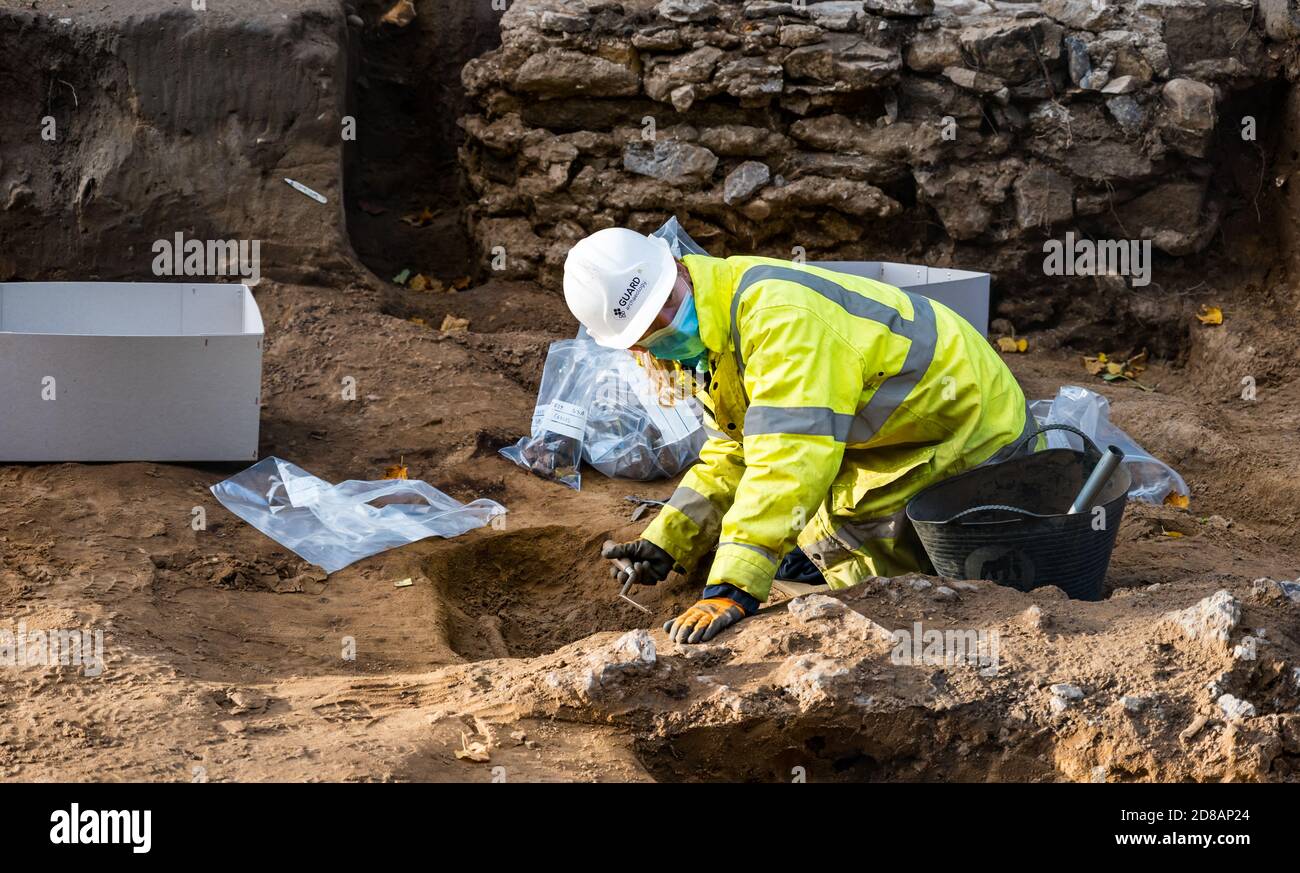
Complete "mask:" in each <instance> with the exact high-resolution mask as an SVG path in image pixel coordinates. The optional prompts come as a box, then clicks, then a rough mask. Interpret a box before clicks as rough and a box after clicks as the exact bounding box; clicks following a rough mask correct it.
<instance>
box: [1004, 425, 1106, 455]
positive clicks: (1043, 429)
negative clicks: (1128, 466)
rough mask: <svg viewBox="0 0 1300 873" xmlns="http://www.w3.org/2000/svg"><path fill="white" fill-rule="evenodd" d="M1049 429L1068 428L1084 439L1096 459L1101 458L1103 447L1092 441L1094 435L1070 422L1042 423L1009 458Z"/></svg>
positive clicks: (1019, 444)
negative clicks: (1100, 447)
mask: <svg viewBox="0 0 1300 873" xmlns="http://www.w3.org/2000/svg"><path fill="white" fill-rule="evenodd" d="M1049 430H1068V431H1069V432H1070V433H1072V434H1075V435H1077V436H1078V437H1079V438H1080V439H1081V440H1083V445H1084V447H1085V448H1086V449H1088V450H1089V451H1090V452H1091V454H1092V455H1093V456H1094V459H1095V460H1101V449H1099V448H1097V444H1096V443H1094V442H1093V441H1092V437H1090V436H1088V435H1087V434H1086V433H1084V432H1083V431H1081V430H1079V429H1078V428H1077V427H1075V426H1074V425H1070V424H1044V425H1040V426H1039V427H1038V428H1037V429H1036V430H1034V432H1033V433H1031V434H1028V435H1026V436H1025V437H1024V438H1022V439H1021V440H1020V442H1018V443H1017V444H1016V447H1015V449H1013V450H1012V452H1011V454H1009V455H1007V460H1008V461H1009V460H1011V459H1012V458H1014V457H1015V456H1016V455H1018V454H1020V450H1021V449H1023V448H1024V447H1025V446H1027V445H1029V441H1030V440H1033V439H1037V438H1038V435H1039V434H1043V433H1047V431H1049Z"/></svg>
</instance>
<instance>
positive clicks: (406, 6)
mask: <svg viewBox="0 0 1300 873" xmlns="http://www.w3.org/2000/svg"><path fill="white" fill-rule="evenodd" d="M379 20H380V21H381V22H383V23H384V24H392V25H394V26H396V27H406V25H408V24H410V23H411V22H412V21H414V20H415V4H414V3H413V2H411V0H397V2H396V3H394V4H393V8H392V9H389V10H388V11H387V12H385V13H384V17H383V18H380V19H379Z"/></svg>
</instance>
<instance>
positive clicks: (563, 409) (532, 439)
mask: <svg viewBox="0 0 1300 873" xmlns="http://www.w3.org/2000/svg"><path fill="white" fill-rule="evenodd" d="M592 346H595V347H596V348H600V347H599V346H596V344H595V343H594V342H592V341H591V340H581V339H573V340H561V341H560V342H555V343H551V347H550V349H549V350H548V351H547V353H546V363H545V365H543V367H542V384H541V386H540V387H539V389H538V391H537V405H536V406H535V407H534V408H533V423H532V427H531V432H530V434H529V435H528V436H526V437H523V438H521V439H520V440H519V442H517V443H515V444H514V445H513V446H507V447H506V448H504V449H502V450H501V454H502V455H503V456H505V457H506V458H508V459H510V460H511V461H514V462H515V463H516V464H518V465H519V466H521V467H523V468H524V469H525V470H531V471H532V472H533V473H536V474H537V475H538V476H541V477H542V478H543V479H554V480H555V481H556V482H560V483H562V484H564V485H568V486H569V487H570V488H573V489H575V490H576V489H578V488H581V487H582V473H581V470H580V469H579V467H580V464H581V461H582V443H583V438H584V436H585V435H586V431H587V409H588V408H589V407H590V406H591V398H592V394H593V392H594V390H595V385H596V379H595V376H596V373H595V372H593V371H592V370H591V369H590V367H589V365H588V357H589V353H588V352H587V349H588V348H589V347H592Z"/></svg>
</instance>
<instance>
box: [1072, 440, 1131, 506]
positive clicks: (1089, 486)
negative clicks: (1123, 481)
mask: <svg viewBox="0 0 1300 873" xmlns="http://www.w3.org/2000/svg"><path fill="white" fill-rule="evenodd" d="M1123 460H1124V453H1123V452H1122V451H1120V449H1119V448H1118V447H1116V446H1107V447H1106V454H1104V455H1102V456H1101V460H1100V461H1098V462H1097V466H1095V467H1093V468H1092V473H1091V475H1089V476H1088V481H1087V482H1084V483H1083V487H1082V488H1080V489H1079V494H1078V496H1077V497H1075V498H1074V503H1071V504H1070V515H1075V514H1077V513H1080V512H1088V511H1089V510H1090V509H1091V508H1092V502H1093V501H1094V500H1096V499H1097V495H1098V494H1100V493H1101V489H1102V488H1104V487H1106V483H1107V482H1109V481H1110V477H1111V476H1112V475H1114V473H1115V470H1116V469H1118V468H1119V465H1120V462H1121V461H1123Z"/></svg>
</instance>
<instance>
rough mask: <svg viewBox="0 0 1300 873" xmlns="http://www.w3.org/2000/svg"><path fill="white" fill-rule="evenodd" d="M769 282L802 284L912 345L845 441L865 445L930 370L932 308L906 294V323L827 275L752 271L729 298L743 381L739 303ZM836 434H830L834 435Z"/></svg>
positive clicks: (935, 337) (934, 340) (766, 268)
mask: <svg viewBox="0 0 1300 873" xmlns="http://www.w3.org/2000/svg"><path fill="white" fill-rule="evenodd" d="M767 279H779V280H782V281H786V282H793V283H795V284H797V285H802V286H803V287H805V288H807V289H809V290H810V291H814V292H816V293H817V294H820V295H821V296H823V297H825V298H826V299H827V300H829V301H831V302H832V303H834V304H836V305H837V306H839V307H840V308H841V309H843V310H844V311H845V312H847V313H849V314H850V315H854V316H857V317H858V318H865V319H867V320H869V321H874V322H876V323H877V324H880V325H882V326H884V327H885V328H887V329H888V330H889V332H890V333H893V334H895V335H897V336H901V337H904V338H905V339H907V340H909V341H910V342H911V345H910V346H909V348H908V350H907V356H906V358H905V359H904V360H903V366H902V368H901V369H900V370H899V371H898V372H897V373H894V374H893V375H891V376H889V377H887V378H886V379H885V380H884V381H883V382H881V383H880V386H879V387H878V388H876V391H875V393H874V394H872V395H871V398H870V399H869V400H868V401H867V404H866V405H865V406H863V407H862V408H861V409H860V410H858V414H857V415H856V416H855V417H854V419H853V421H852V423H851V425H850V427H849V430H848V432H847V434H846V435H845V437H844V439H847V441H848V442H851V443H863V442H866V441H867V440H869V439H871V437H872V436H874V435H875V434H876V432H877V431H879V430H880V428H882V427H883V426H884V424H885V422H886V421H888V420H889V417H890V416H891V415H893V414H894V411H895V410H896V409H898V407H899V406H900V405H901V404H902V402H903V401H904V400H906V399H907V396H908V395H909V394H911V393H912V391H913V390H915V388H916V386H917V385H918V384H920V382H921V379H923V378H924V377H925V373H926V371H927V370H928V369H930V363H931V361H933V360H934V350H935V347H936V346H937V345H938V342H939V334H938V329H937V328H936V327H935V317H934V306H933V305H931V303H930V301H929V300H928V299H927V298H925V297H922V296H921V295H919V294H912V293H911V292H909V291H903V292H902V293H904V294H906V295H907V297H908V299H909V300H911V301H912V313H913V317H912V320H911V321H908V320H907V319H905V318H903V316H902V315H901V314H900V313H899V312H898V310H896V309H894V308H893V307H892V306H886V305H885V304H884V303H881V302H880V301H878V300H873V299H872V298H870V297H866V296H864V295H862V294H858V293H855V292H853V291H850V290H848V289H847V288H845V287H844V286H843V285H840V284H839V283H837V282H833V281H831V280H830V279H827V278H826V277H824V276H818V275H816V274H815V273H809V272H805V271H803V270H796V269H794V268H793V267H777V266H772V265H768V264H765V265H762V266H758V267H750V268H749V269H748V270H746V271H745V272H744V274H743V275H742V276H741V277H740V284H739V285H738V286H737V287H736V293H735V294H733V295H732V297H731V342H732V346H733V349H734V354H735V358H736V370H737V372H739V373H740V375H741V377H742V378H743V377H744V375H745V362H744V360H743V357H742V355H741V350H740V325H739V323H738V318H737V316H738V315H739V312H740V298H741V297H742V296H743V295H744V293H745V292H746V291H747V290H749V288H750V286H752V285H754V284H755V283H757V282H762V281H764V280H767ZM745 431H746V433H748V432H749V421H748V418H746V424H745ZM794 432H796V433H797V432H798V431H794ZM837 432H838V431H836V430H834V429H832V431H831V434H832V435H834V434H835V433H837ZM837 439H839V437H837Z"/></svg>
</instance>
